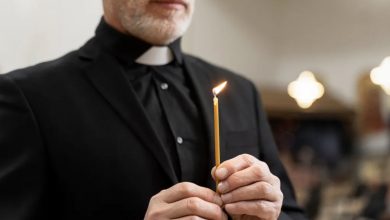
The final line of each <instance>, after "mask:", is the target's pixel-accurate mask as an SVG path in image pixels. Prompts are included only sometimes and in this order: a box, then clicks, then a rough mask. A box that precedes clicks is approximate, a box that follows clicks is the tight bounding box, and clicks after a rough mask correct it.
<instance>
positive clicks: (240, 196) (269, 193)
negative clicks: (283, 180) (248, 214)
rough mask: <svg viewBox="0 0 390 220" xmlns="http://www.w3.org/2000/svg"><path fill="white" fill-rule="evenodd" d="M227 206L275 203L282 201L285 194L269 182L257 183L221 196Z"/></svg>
mask: <svg viewBox="0 0 390 220" xmlns="http://www.w3.org/2000/svg"><path fill="white" fill-rule="evenodd" d="M221 198H222V201H223V202H224V203H225V204H228V203H234V202H239V201H250V200H267V201H270V202H275V201H279V200H282V198H283V194H282V192H281V191H280V190H277V189H275V187H274V186H272V185H271V184H269V183H267V182H256V183H254V184H251V185H248V186H243V187H240V188H238V189H236V190H233V191H231V192H229V193H226V194H222V195H221Z"/></svg>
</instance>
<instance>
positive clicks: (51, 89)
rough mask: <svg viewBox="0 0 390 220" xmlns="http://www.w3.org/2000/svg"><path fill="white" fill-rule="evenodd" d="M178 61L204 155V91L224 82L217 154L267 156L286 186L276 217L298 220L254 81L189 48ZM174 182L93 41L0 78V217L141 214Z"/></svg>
mask: <svg viewBox="0 0 390 220" xmlns="http://www.w3.org/2000/svg"><path fill="white" fill-rule="evenodd" d="M184 65H185V68H186V69H187V72H188V74H189V78H190V81H191V86H192V87H193V90H194V91H195V94H196V100H195V102H196V103H197V104H198V106H199V107H200V109H201V113H202V117H203V119H204V122H205V124H206V125H207V126H206V127H207V131H206V132H205V133H207V134H208V137H207V138H208V140H209V146H208V147H209V149H210V154H211V155H213V144H212V120H213V118H212V117H213V116H212V94H211V89H212V88H213V87H214V86H215V85H217V84H218V83H220V82H221V81H224V80H227V81H228V82H229V84H228V87H227V89H226V91H224V92H223V93H222V94H221V95H220V114H221V116H220V119H221V138H222V140H221V141H222V144H221V151H222V159H228V158H232V157H234V156H236V155H239V154H242V153H249V154H252V155H255V156H257V157H258V158H260V159H261V160H264V161H265V162H267V163H268V165H269V166H270V169H271V171H272V172H273V173H274V174H276V175H277V176H278V177H279V178H280V179H281V181H282V183H283V184H282V190H283V193H284V197H285V198H284V203H283V213H282V215H281V217H280V219H290V218H289V217H288V215H289V216H290V217H291V218H292V219H303V216H302V214H301V211H300V209H299V208H298V207H297V205H296V203H295V199H294V196H293V190H292V187H291V184H290V182H289V180H288V177H287V176H286V173H285V171H284V169H283V167H282V165H281V163H280V161H279V159H278V155H277V149H276V147H275V144H274V141H273V138H272V135H271V133H270V129H269V127H268V124H267V122H266V116H265V114H264V112H263V110H262V107H261V103H260V100H259V97H258V93H257V92H256V89H255V87H254V86H253V85H252V83H250V82H249V81H248V80H245V79H243V78H242V77H240V76H238V75H236V74H233V73H231V72H229V71H227V70H224V69H222V68H219V67H216V66H213V65H210V64H208V63H206V62H204V61H202V60H200V59H197V58H194V57H192V56H189V55H185V56H184ZM204 162H205V163H209V164H210V169H211V167H212V166H213V165H212V164H213V161H204ZM177 182H178V180H177V178H176V176H175V174H174V171H173V167H172V165H171V164H170V162H169V161H168V159H167V156H166V155H165V154H164V152H163V150H162V146H161V143H160V142H159V141H158V139H157V137H156V134H155V133H154V132H153V129H152V127H151V123H150V122H149V121H148V119H147V117H146V115H145V111H144V110H143V107H142V105H141V104H140V103H139V101H138V100H137V96H136V94H135V93H134V91H133V90H132V88H131V87H130V85H129V83H128V82H127V80H126V79H125V77H124V73H123V70H122V69H121V67H120V65H119V64H118V63H117V60H116V59H115V58H114V57H112V56H111V55H109V54H107V53H105V52H103V51H102V50H101V49H100V47H99V45H97V42H96V41H95V40H94V39H92V40H90V41H89V42H88V43H87V44H86V45H85V46H83V47H82V48H81V49H80V50H77V51H74V52H71V53H69V54H67V55H65V56H64V57H62V58H60V59H57V60H54V61H51V62H46V63H43V64H39V65H36V66H33V67H29V68H26V69H21V70H16V71H13V72H11V73H9V74H6V75H2V76H0V219H2V220H11V219H12V220H22V219H142V218H143V217H144V214H145V211H146V209H147V205H148V202H149V199H150V198H151V197H152V196H153V195H154V194H156V193H158V192H159V191H160V190H162V189H165V188H168V187H170V186H172V185H173V184H175V183H177ZM208 186H209V187H211V188H213V186H214V183H213V182H212V180H211V178H210V180H209V184H208Z"/></svg>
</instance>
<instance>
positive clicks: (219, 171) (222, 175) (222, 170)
mask: <svg viewBox="0 0 390 220" xmlns="http://www.w3.org/2000/svg"><path fill="white" fill-rule="evenodd" d="M227 174H228V171H227V169H225V168H219V169H217V171H216V172H215V175H217V177H218V179H225V178H226V176H227Z"/></svg>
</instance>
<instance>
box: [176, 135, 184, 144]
mask: <svg viewBox="0 0 390 220" xmlns="http://www.w3.org/2000/svg"><path fill="white" fill-rule="evenodd" d="M176 141H177V143H178V144H182V143H183V141H184V140H183V138H182V137H177V138H176Z"/></svg>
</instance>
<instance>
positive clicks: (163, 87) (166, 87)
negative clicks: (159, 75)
mask: <svg viewBox="0 0 390 220" xmlns="http://www.w3.org/2000/svg"><path fill="white" fill-rule="evenodd" d="M160 87H161V89H162V90H166V89H168V84H167V83H161V85H160Z"/></svg>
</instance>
